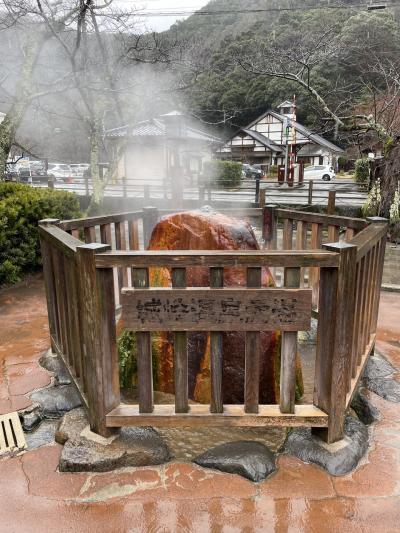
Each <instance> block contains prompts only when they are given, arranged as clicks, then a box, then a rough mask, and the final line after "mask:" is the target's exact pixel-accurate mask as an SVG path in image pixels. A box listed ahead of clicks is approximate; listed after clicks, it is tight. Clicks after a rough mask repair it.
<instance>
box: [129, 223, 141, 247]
mask: <svg viewBox="0 0 400 533" xmlns="http://www.w3.org/2000/svg"><path fill="white" fill-rule="evenodd" d="M128 230H129V249H130V250H139V225H138V222H137V220H131V221H129V222H128Z"/></svg>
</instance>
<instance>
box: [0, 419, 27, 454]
mask: <svg viewBox="0 0 400 533" xmlns="http://www.w3.org/2000/svg"><path fill="white" fill-rule="evenodd" d="M25 448H26V441H25V437H24V432H23V431H22V426H21V421H20V419H19V416H18V413H8V414H7V415H0V455H3V454H5V453H9V452H12V451H16V450H24V449H25Z"/></svg>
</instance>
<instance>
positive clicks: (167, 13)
mask: <svg viewBox="0 0 400 533" xmlns="http://www.w3.org/2000/svg"><path fill="white" fill-rule="evenodd" d="M125 1H126V0H125ZM133 1H134V2H136V0H133ZM396 6H400V2H391V3H385V7H386V8H389V9H390V8H391V7H396ZM372 7H373V4H371V3H366V2H363V3H360V4H350V5H343V4H335V5H333V4H323V5H321V4H319V5H315V6H290V7H267V8H254V9H235V10H226V9H216V10H205V9H204V10H193V9H192V8H189V7H188V8H181V9H177V10H175V11H174V8H166V9H164V10H159V11H158V10H156V9H145V10H140V9H139V10H137V11H135V15H137V16H140V17H149V18H151V17H180V16H190V15H193V16H225V15H241V14H248V13H254V14H257V13H258V14H260V13H287V12H295V11H314V10H336V11H337V10H351V9H365V10H370V9H371V8H372Z"/></svg>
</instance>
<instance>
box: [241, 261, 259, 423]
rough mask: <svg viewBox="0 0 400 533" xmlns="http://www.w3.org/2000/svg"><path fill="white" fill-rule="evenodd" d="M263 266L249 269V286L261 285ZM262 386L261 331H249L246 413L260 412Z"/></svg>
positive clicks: (246, 340)
mask: <svg viewBox="0 0 400 533" xmlns="http://www.w3.org/2000/svg"><path fill="white" fill-rule="evenodd" d="M261 273H262V270H261V268H248V269H247V287H249V288H257V287H261ZM259 388H260V332H259V331H247V332H246V338H245V385H244V406H245V411H246V413H257V412H258V399H259Z"/></svg>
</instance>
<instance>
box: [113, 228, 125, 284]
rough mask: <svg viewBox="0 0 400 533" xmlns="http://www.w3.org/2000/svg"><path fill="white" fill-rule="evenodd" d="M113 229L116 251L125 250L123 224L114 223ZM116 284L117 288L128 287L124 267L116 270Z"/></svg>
mask: <svg viewBox="0 0 400 533" xmlns="http://www.w3.org/2000/svg"><path fill="white" fill-rule="evenodd" d="M114 228H115V247H116V249H117V250H123V251H125V250H126V236H125V222H116V223H115V224H114ZM118 284H119V287H120V288H122V287H127V286H128V270H127V268H126V267H122V268H119V269H118Z"/></svg>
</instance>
